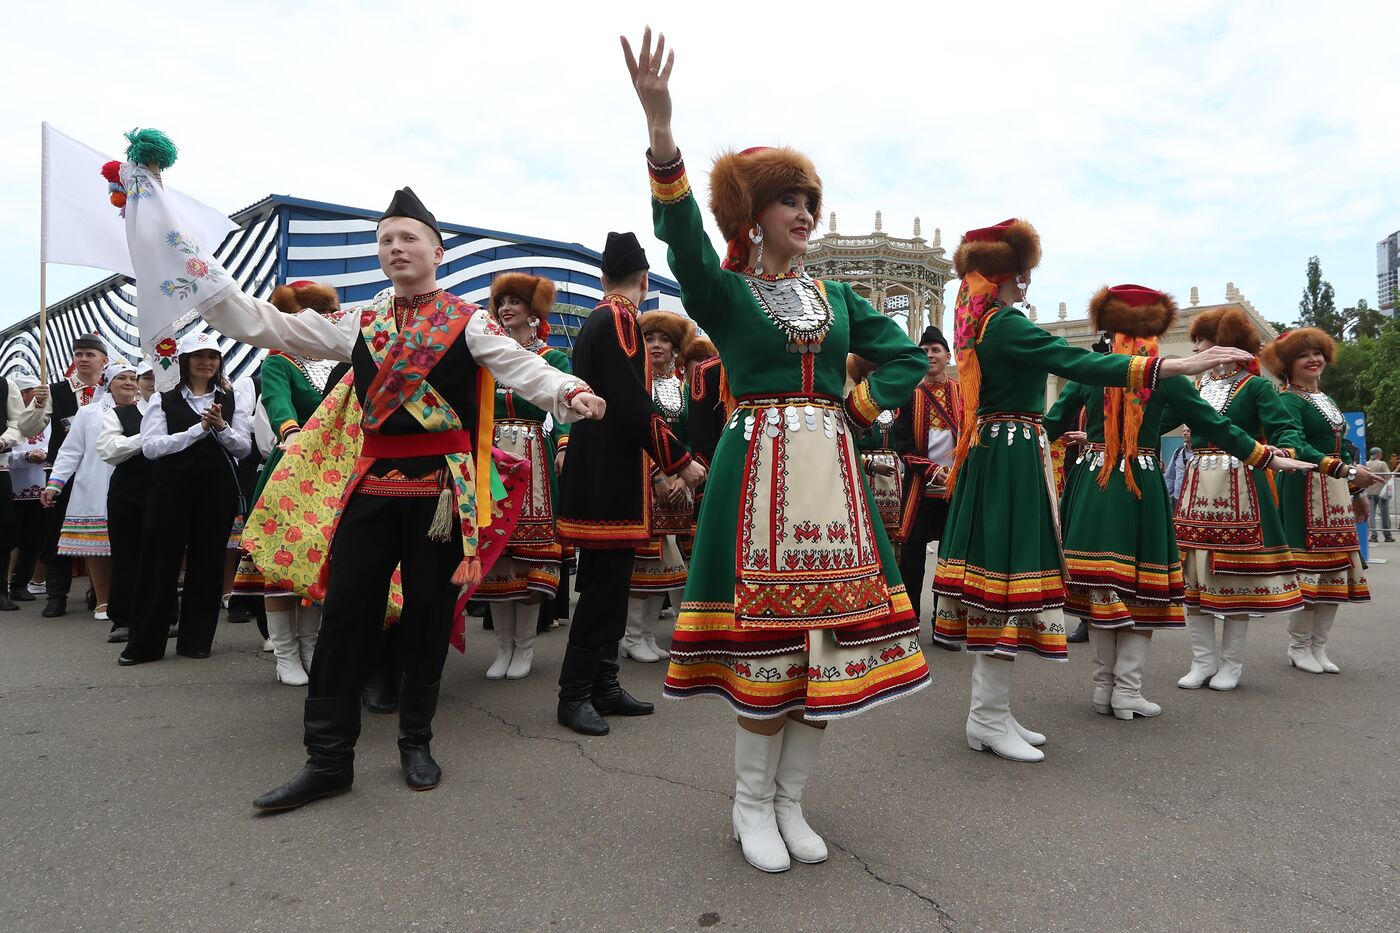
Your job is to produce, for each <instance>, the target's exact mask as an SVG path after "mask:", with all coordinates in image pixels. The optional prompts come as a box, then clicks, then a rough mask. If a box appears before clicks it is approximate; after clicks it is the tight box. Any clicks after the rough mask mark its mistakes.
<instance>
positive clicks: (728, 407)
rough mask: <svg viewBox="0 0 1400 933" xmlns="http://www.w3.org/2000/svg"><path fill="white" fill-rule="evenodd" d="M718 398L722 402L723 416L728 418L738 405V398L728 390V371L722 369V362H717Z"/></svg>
mask: <svg viewBox="0 0 1400 933" xmlns="http://www.w3.org/2000/svg"><path fill="white" fill-rule="evenodd" d="M719 399H720V401H721V402H722V403H724V417H725V418H726V419H728V418H730V417H731V416H732V415H733V414H734V409H736V408H738V407H739V400H738V399H736V398H735V397H734V393H733V392H730V391H729V373H727V372H725V371H724V364H723V363H720V364H719Z"/></svg>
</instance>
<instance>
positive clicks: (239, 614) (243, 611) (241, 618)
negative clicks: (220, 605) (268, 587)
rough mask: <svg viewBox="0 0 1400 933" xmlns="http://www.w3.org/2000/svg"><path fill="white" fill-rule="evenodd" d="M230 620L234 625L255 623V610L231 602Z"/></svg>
mask: <svg viewBox="0 0 1400 933" xmlns="http://www.w3.org/2000/svg"><path fill="white" fill-rule="evenodd" d="M228 620H229V622H231V623H232V624H234V625H239V624H242V623H246V622H251V621H253V610H251V609H249V608H248V607H247V606H244V605H241V604H237V603H232V602H231V603H229V607H228Z"/></svg>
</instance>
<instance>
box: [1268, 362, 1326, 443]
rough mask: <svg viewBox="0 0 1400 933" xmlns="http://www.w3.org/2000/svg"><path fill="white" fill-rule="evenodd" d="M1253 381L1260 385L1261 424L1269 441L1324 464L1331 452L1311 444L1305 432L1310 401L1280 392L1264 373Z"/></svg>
mask: <svg viewBox="0 0 1400 933" xmlns="http://www.w3.org/2000/svg"><path fill="white" fill-rule="evenodd" d="M1250 382H1252V383H1255V384H1256V385H1258V386H1259V388H1255V389H1254V395H1255V404H1256V405H1258V408H1259V425H1260V427H1262V428H1263V429H1264V436H1265V437H1267V438H1268V439H1269V443H1270V444H1273V445H1274V446H1275V447H1283V448H1287V449H1291V450H1293V451H1294V452H1295V453H1296V454H1297V457H1298V459H1299V460H1306V461H1308V462H1309V463H1321V462H1322V458H1323V457H1326V456H1327V454H1326V453H1325V452H1324V451H1321V450H1318V449H1317V448H1316V447H1314V446H1313V445H1311V444H1309V443H1308V439H1307V436H1306V435H1305V434H1304V433H1303V416H1304V414H1305V412H1304V411H1303V409H1305V408H1307V407H1308V403H1307V402H1305V401H1304V400H1303V399H1300V398H1299V397H1298V396H1296V395H1290V394H1288V393H1281V392H1278V391H1276V390H1275V389H1274V387H1273V384H1272V383H1270V382H1269V381H1268V380H1267V379H1264V378H1263V377H1262V376H1261V377H1259V378H1258V379H1251V380H1250Z"/></svg>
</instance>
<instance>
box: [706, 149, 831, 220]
mask: <svg viewBox="0 0 1400 933" xmlns="http://www.w3.org/2000/svg"><path fill="white" fill-rule="evenodd" d="M789 191H797V192H800V193H802V194H805V195H807V196H808V197H810V198H811V199H812V202H813V203H812V205H811V207H812V218H813V220H815V219H817V218H819V217H820V216H821V212H822V180H821V176H819V175H818V174H817V169H816V167H815V166H814V165H812V160H811V159H809V158H807V157H806V156H805V155H803V154H802V153H800V152H798V151H797V150H796V149H789V148H788V147H786V146H779V147H777V148H770V147H768V146H755V147H754V148H752V149H745V150H744V151H743V152H733V151H730V152H725V153H723V154H721V155H720V157H719V158H717V159H715V164H714V168H712V169H711V170H710V211H711V213H713V214H714V215H715V223H717V224H719V232H720V235H721V236H723V237H724V239H725V242H727V243H729V242H734V241H736V240H738V239H739V238H740V237H742V236H744V235H745V233H746V232H747V231H748V230H749V228H751V227H752V226H753V225H754V222H755V221H756V220H757V219H758V213H759V211H761V210H763V208H765V207H767V206H768V204H769V203H770V202H772V201H773V200H775V199H776V198H779V197H781V196H783V195H784V194H786V193H787V192H789Z"/></svg>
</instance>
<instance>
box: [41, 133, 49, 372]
mask: <svg viewBox="0 0 1400 933" xmlns="http://www.w3.org/2000/svg"><path fill="white" fill-rule="evenodd" d="M39 153H40V157H39V172H40V178H39V382H40V383H41V384H46V383H47V382H48V381H49V339H48V331H49V302H48V295H47V291H48V289H47V286H48V264H47V263H45V262H44V247H45V246H46V245H47V242H48V235H49V225H48V219H49V218H48V213H47V210H46V207H47V204H48V200H49V134H48V133H45V132H44V124H42V123H41V124H40V125H39Z"/></svg>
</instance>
